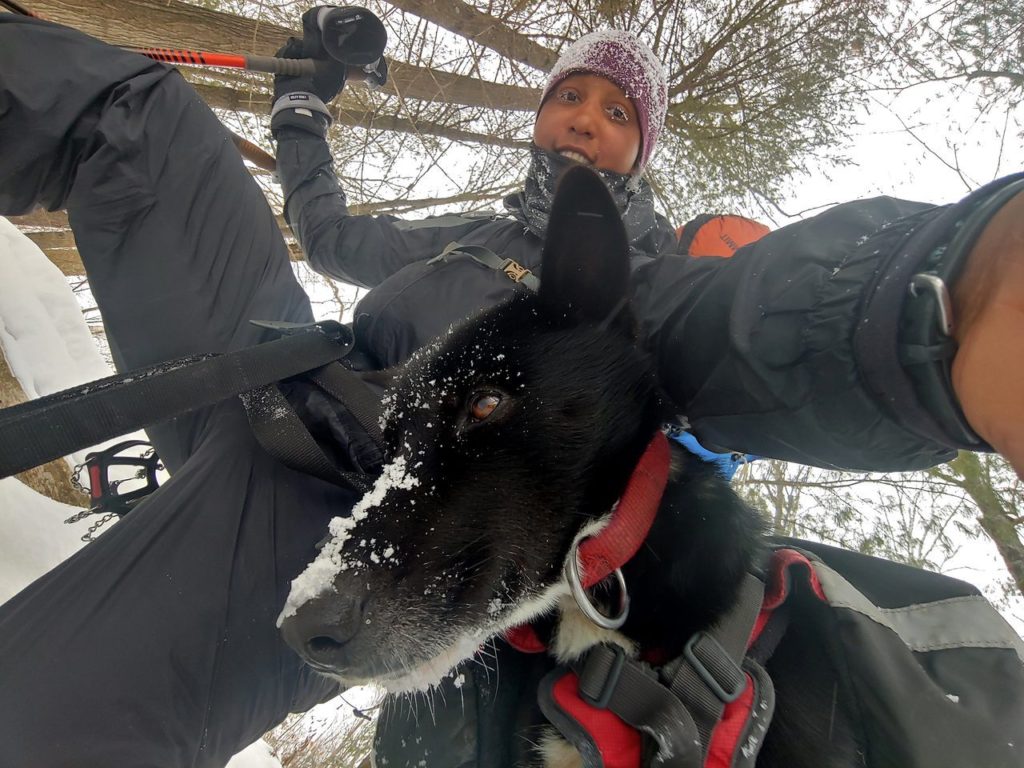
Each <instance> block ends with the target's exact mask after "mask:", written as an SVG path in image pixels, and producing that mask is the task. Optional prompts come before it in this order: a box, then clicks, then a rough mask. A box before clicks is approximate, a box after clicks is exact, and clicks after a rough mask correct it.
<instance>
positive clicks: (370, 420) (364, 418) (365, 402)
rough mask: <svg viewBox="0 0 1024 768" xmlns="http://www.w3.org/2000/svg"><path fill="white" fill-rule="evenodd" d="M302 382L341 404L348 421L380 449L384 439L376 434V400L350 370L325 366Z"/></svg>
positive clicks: (331, 364)
mask: <svg viewBox="0 0 1024 768" xmlns="http://www.w3.org/2000/svg"><path fill="white" fill-rule="evenodd" d="M306 378H308V379H309V380H310V381H312V382H313V383H314V384H316V385H317V386H318V387H320V389H322V390H323V391H324V392H326V393H327V394H329V395H330V396H331V397H333V398H334V399H335V400H337V401H339V402H341V403H344V404H345V410H347V411H348V412H349V413H350V414H352V417H353V418H354V419H355V420H356V421H357V422H358V423H359V426H360V427H362V428H363V431H364V432H365V433H366V434H367V435H369V436H370V439H372V440H373V442H375V443H376V444H377V445H383V443H384V435H383V434H382V433H381V431H380V413H381V408H380V399H379V398H378V397H377V396H376V395H375V394H374V393H373V390H371V389H370V388H369V387H367V386H366V384H364V383H363V382H362V381H360V380H359V378H358V377H357V376H356V375H355V374H353V373H352V372H351V371H350V370H348V369H347V368H345V366H343V365H342V364H341V363H328V364H327V365H325V366H323V367H322V368H318V369H317V370H315V371H310V372H309V373H308V374H307V376H306Z"/></svg>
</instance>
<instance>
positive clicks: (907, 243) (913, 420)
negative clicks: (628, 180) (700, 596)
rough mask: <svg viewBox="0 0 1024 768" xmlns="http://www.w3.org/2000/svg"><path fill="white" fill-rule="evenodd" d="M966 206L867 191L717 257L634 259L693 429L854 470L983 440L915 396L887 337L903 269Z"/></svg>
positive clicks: (925, 459)
mask: <svg viewBox="0 0 1024 768" xmlns="http://www.w3.org/2000/svg"><path fill="white" fill-rule="evenodd" d="M985 194H988V193H985V192H983V193H982V197H984V195H985ZM969 208H970V206H969V205H966V203H959V204H957V205H956V206H948V207H935V206H929V205H924V204H920V203H912V202H907V201H902V200H896V199H893V198H884V197H882V198H875V199H872V200H866V201H861V202H854V203H849V204H846V205H841V206H837V207H836V208H833V209H831V210H829V211H827V212H825V213H823V214H821V215H819V216H816V217H814V218H812V219H809V220H807V221H803V222H799V223H796V224H792V225H789V226H786V227H783V228H781V229H779V230H776V231H775V232H772V233H770V234H769V235H767V236H765V237H764V238H762V239H760V240H758V241H756V242H755V243H752V244H751V245H748V246H746V247H744V248H741V249H739V250H738V251H737V252H736V254H735V255H734V256H733V257H732V258H730V259H720V258H698V259H689V258H684V257H674V256H666V257H662V258H661V259H657V260H655V261H653V262H650V263H648V264H646V265H643V266H641V267H640V268H639V269H638V271H637V274H636V285H637V300H638V307H639V312H640V315H641V319H642V322H643V323H644V325H645V330H646V332H647V333H648V335H649V337H650V339H651V342H652V344H653V349H654V351H655V353H656V354H657V356H658V358H659V362H660V367H661V370H662V378H663V381H664V383H665V385H666V387H667V389H668V391H669V394H670V395H671V396H672V397H673V399H674V400H675V402H676V403H677V404H678V405H679V406H680V408H681V410H682V412H683V413H684V414H685V415H686V416H687V418H688V419H689V421H690V423H691V425H692V426H693V428H694V431H695V432H696V433H697V435H698V436H699V437H700V439H701V440H702V441H704V442H706V443H709V444H712V445H716V446H719V447H721V448H727V449H733V450H741V451H745V452H749V453H754V454H759V455H764V456H770V457H773V458H781V459H786V460H790V461H797V462H801V463H805V464H814V465H818V466H826V467H841V468H847V469H864V470H909V469H917V468H922V467H926V466H931V465H934V464H936V463H939V462H941V461H944V460H947V459H949V458H951V457H952V455H953V454H954V451H955V449H956V448H958V447H969V448H979V447H982V448H983V447H984V445H983V444H981V445H979V443H978V442H972V441H970V440H965V439H964V438H963V436H962V435H959V434H955V433H954V431H953V430H950V429H949V428H948V423H947V422H944V421H942V420H941V419H939V418H937V416H936V413H935V411H934V409H931V408H929V407H928V406H926V405H925V403H924V402H922V399H921V398H920V397H919V396H918V394H919V392H918V389H917V388H916V387H915V384H914V383H913V382H911V381H910V379H909V378H908V376H907V374H906V370H905V368H904V366H903V364H902V361H901V355H902V354H904V350H903V349H902V348H901V344H900V340H899V339H900V333H901V330H900V329H901V322H904V318H903V317H902V313H903V309H904V305H905V302H906V296H907V292H908V285H909V283H910V279H911V277H912V275H913V274H914V273H915V272H916V271H918V270H920V269H923V268H924V267H923V266H922V265H924V264H926V262H927V259H928V258H929V257H930V255H932V254H935V253H940V254H941V253H942V252H943V251H944V250H945V248H946V245H947V244H949V243H950V242H951V241H952V240H953V239H954V236H955V233H956V231H957V230H958V229H959V228H960V224H961V223H962V221H963V216H964V215H967V214H969ZM965 211H966V212H967V214H965ZM951 407H952V408H956V404H955V402H953V403H952V404H951Z"/></svg>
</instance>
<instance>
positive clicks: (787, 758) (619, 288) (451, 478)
mask: <svg viewBox="0 0 1024 768" xmlns="http://www.w3.org/2000/svg"><path fill="white" fill-rule="evenodd" d="M628 252H629V249H628V244H627V241H626V235H625V231H624V229H623V227H622V224H621V221H620V218H619V215H618V213H617V211H616V209H615V207H614V204H613V203H612V201H611V199H610V197H609V195H608V194H607V192H606V191H605V189H604V186H603V184H602V182H601V181H600V179H598V178H597V177H596V175H594V174H592V173H590V172H589V171H587V170H585V169H582V168H579V169H573V170H572V171H570V172H569V173H567V174H566V177H565V178H564V179H563V181H562V184H561V186H560V188H559V194H558V196H557V197H556V200H555V204H554V209H553V212H552V216H551V223H550V226H549V235H548V241H547V243H546V247H545V252H544V258H543V274H542V283H541V288H540V291H539V292H538V294H536V295H533V294H525V292H524V294H522V295H518V296H517V297H516V298H515V299H514V300H512V301H510V302H508V303H506V304H504V305H502V306H499V307H496V308H494V309H492V310H490V311H488V312H486V313H484V314H482V315H481V316H479V317H477V318H476V319H474V320H472V321H470V322H468V323H467V324H465V325H463V326H461V327H459V328H457V329H455V330H454V331H453V332H452V333H450V334H449V335H448V336H447V337H446V338H445V339H444V340H443V341H441V342H439V343H438V344H436V345H435V346H433V347H431V348H429V349H426V350H424V351H422V352H421V353H419V354H418V355H417V356H416V357H415V358H414V359H413V360H411V361H410V362H409V363H408V364H407V365H406V366H405V367H404V368H403V369H402V370H400V371H399V372H398V373H397V375H396V377H395V379H394V380H393V382H392V385H391V389H390V393H389V395H388V398H387V400H386V413H385V417H384V421H385V438H386V441H387V446H388V452H389V462H390V463H389V464H388V466H387V467H386V469H385V471H384V474H383V476H382V478H381V479H380V481H379V482H378V483H377V485H376V486H375V488H374V490H373V491H372V492H371V493H369V494H368V495H367V496H366V497H365V498H364V499H363V501H362V502H361V503H360V504H359V505H358V506H357V507H356V509H355V510H354V511H353V514H352V516H351V517H350V518H344V519H342V518H338V519H336V520H335V521H334V523H333V524H332V534H333V539H332V540H331V541H330V542H329V543H328V544H327V545H326V546H325V547H324V549H323V550H322V552H321V555H320V556H319V557H318V558H317V560H316V561H315V562H314V563H313V564H312V565H311V566H310V568H309V569H308V570H307V571H306V573H305V574H303V575H302V576H301V577H300V578H299V579H297V580H296V583H295V585H294V587H293V590H292V595H291V597H290V598H289V605H288V607H286V609H285V611H284V613H283V615H282V631H283V633H284V636H285V638H286V640H287V641H288V642H289V643H290V644H291V645H292V646H293V647H294V648H295V649H296V650H297V651H298V652H299V653H300V654H301V655H302V656H303V658H304V659H306V660H307V661H308V663H309V664H310V665H311V666H313V667H314V668H316V669H317V670H319V671H321V672H323V673H325V674H329V675H332V676H334V677H337V678H339V679H340V680H342V681H343V682H345V683H347V684H358V683H362V682H366V681H371V680H372V681H377V682H378V683H381V684H383V685H385V686H386V687H387V688H389V689H390V690H393V691H409V690H422V689H426V688H428V687H429V686H431V685H433V684H435V683H436V682H437V681H438V680H439V679H440V678H441V677H443V676H444V675H445V674H446V673H447V672H448V671H449V670H450V669H451V668H452V667H454V666H455V665H456V664H457V663H459V662H460V661H462V660H464V659H467V658H469V657H471V656H472V655H473V654H474V653H475V652H476V651H477V650H478V648H479V647H480V646H481V644H482V643H484V642H485V641H486V640H488V639H489V638H491V637H494V636H495V635H497V634H499V633H502V632H504V631H506V630H508V629H509V628H511V627H514V626H518V625H521V624H523V623H524V622H528V621H530V620H533V619H535V618H537V617H539V616H541V615H543V614H551V613H552V612H557V615H558V617H559V618H558V621H557V622H556V626H555V629H554V632H553V637H552V638H551V647H552V651H553V653H554V654H555V655H556V656H557V657H558V658H559V660H560V661H571V659H572V658H574V657H575V656H576V655H578V654H580V653H582V652H584V651H585V650H586V648H587V647H589V646H592V645H594V644H597V643H602V642H611V643H615V644H618V645H619V646H621V647H624V648H625V649H627V651H628V652H629V653H630V654H632V655H635V654H637V653H638V652H640V651H641V650H644V649H652V648H656V649H659V651H661V652H662V653H664V654H667V657H669V658H671V657H674V656H676V655H678V654H679V653H681V652H682V646H683V643H685V641H686V640H687V639H688V638H690V637H691V635H693V634H694V633H695V632H697V631H698V630H701V629H704V628H706V627H708V626H710V625H712V624H713V623H714V622H715V620H716V618H717V617H719V616H721V615H722V614H723V612H725V611H726V610H727V609H728V608H729V606H730V605H731V604H732V603H733V601H734V600H735V599H736V595H737V591H738V589H739V585H740V582H741V581H742V579H743V577H744V574H745V573H747V571H748V570H750V569H751V568H753V567H755V566H756V564H757V563H758V562H759V561H760V559H761V557H762V554H763V552H762V549H763V546H764V544H763V542H764V539H763V535H762V534H763V531H762V524H761V521H760V518H759V517H758V516H757V515H756V513H754V512H753V511H751V510H750V509H749V508H748V507H747V506H745V505H744V504H743V503H742V502H741V501H740V500H739V498H738V497H737V496H736V495H735V494H734V493H733V491H732V490H731V489H730V487H729V485H728V483H727V482H725V481H724V480H722V479H721V478H720V477H719V476H718V475H717V474H716V472H715V471H714V469H713V468H712V467H711V466H710V465H707V464H705V463H704V462H701V461H700V460H698V459H696V458H694V457H693V456H691V455H690V454H688V453H686V452H685V451H682V450H677V451H675V453H674V455H673V467H672V477H671V480H670V482H669V485H668V488H667V490H666V493H665V495H664V497H663V499H662V504H661V507H660V511H659V513H658V517H657V519H656V520H655V523H654V527H653V529H652V530H651V533H650V535H649V536H648V538H647V540H646V543H645V545H644V546H643V547H642V548H641V550H640V551H639V553H638V554H637V555H636V556H635V557H634V558H633V559H632V560H630V562H628V563H627V564H626V565H625V566H624V567H623V569H622V570H623V574H624V577H625V582H626V585H627V588H628V590H629V593H630V596H631V599H632V605H631V609H630V612H629V616H628V619H627V620H626V622H625V624H624V625H623V626H622V627H621V628H620V629H618V630H610V629H601V628H599V627H597V626H596V625H594V624H592V623H590V622H589V621H588V620H586V619H584V618H583V614H581V613H580V612H579V609H578V608H577V607H576V605H575V603H574V602H573V600H572V598H571V597H569V591H568V587H567V585H566V579H565V578H564V576H563V564H564V563H565V562H566V558H567V554H568V553H569V552H570V548H571V547H572V546H573V544H574V542H575V541H576V540H577V539H578V537H579V536H580V535H581V532H593V531H597V530H598V529H599V528H600V527H601V525H602V524H603V523H604V522H605V521H606V520H607V518H608V515H609V511H610V510H611V509H612V508H613V506H614V505H615V502H616V500H617V499H618V498H619V497H620V495H621V494H622V492H623V489H624V487H625V486H626V483H627V481H628V480H629V478H630V475H631V473H632V471H633V468H634V467H635V466H636V464H637V462H638V461H639V459H640V457H641V455H642V454H643V453H644V450H645V448H646V447H647V445H648V443H649V442H650V441H651V438H652V436H653V435H655V433H656V432H657V431H658V429H659V428H660V426H661V425H662V424H663V423H664V422H665V421H666V420H667V419H668V418H669V417H671V416H672V415H673V409H672V408H671V407H670V406H669V405H668V403H667V401H666V399H665V398H664V397H662V396H661V394H660V390H659V385H658V380H657V375H656V371H655V367H654V363H653V360H652V359H651V357H650V356H649V355H648V354H647V353H646V352H645V351H644V350H643V348H642V346H641V345H640V344H638V339H637V335H636V331H635V327H634V323H633V320H632V318H631V315H630V312H629V307H628V291H629V262H628ZM784 648H785V650H783V649H782V648H780V650H779V652H778V653H776V655H775V656H774V657H773V658H772V661H771V662H770V664H769V672H770V673H771V674H772V677H773V679H774V681H775V688H776V691H777V702H778V703H777V716H776V720H775V723H774V724H773V726H772V728H771V729H770V730H769V732H768V737H767V738H766V740H765V745H764V748H763V749H762V751H761V753H760V758H759V760H758V765H760V766H787V767H789V768H792V767H793V766H812V765H813V766H819V767H820V766H852V765H858V764H860V761H859V760H858V759H857V756H856V754H857V745H856V744H855V743H854V740H853V737H852V736H851V734H850V730H849V727H848V725H847V724H846V723H847V720H848V718H847V717H846V715H845V713H844V698H843V696H842V695H841V692H839V691H838V690H837V686H836V684H835V681H834V674H833V672H832V670H831V667H830V665H829V663H828V662H827V661H826V659H825V656H824V654H823V652H822V651H821V650H820V649H819V648H818V647H817V644H816V642H815V641H813V640H812V639H810V636H809V635H808V636H807V637H804V636H803V635H802V631H801V630H800V629H799V628H795V629H794V630H792V631H790V632H788V634H787V643H786V644H784ZM559 754H562V755H565V754H568V755H570V757H569V758H568V762H566V760H565V758H560V757H558V756H557V755H559ZM574 755H575V753H574V752H573V751H571V750H569V749H566V748H565V747H564V745H563V746H559V744H558V742H555V741H551V740H549V741H548V746H547V747H546V749H545V755H544V756H540V755H538V756H537V759H538V760H543V761H545V762H544V763H543V764H545V765H573V764H579V762H578V761H579V757H578V756H574Z"/></svg>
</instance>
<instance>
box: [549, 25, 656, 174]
mask: <svg viewBox="0 0 1024 768" xmlns="http://www.w3.org/2000/svg"><path fill="white" fill-rule="evenodd" d="M577 73H591V74H595V75H601V76H602V77H606V78H608V79H609V80H611V81H612V82H613V83H615V84H616V85H617V86H619V88H621V89H622V90H623V92H624V93H625V94H626V96H627V97H628V98H629V100H630V101H632V102H633V107H634V108H635V109H636V114H637V118H638V122H639V123H640V138H641V142H642V144H641V148H640V160H639V162H638V163H637V169H636V173H638V174H639V173H642V172H643V170H644V168H645V167H646V166H647V161H648V159H650V157H651V154H652V153H653V152H654V147H655V145H656V144H657V143H658V134H659V133H661V129H662V127H663V126H664V125H665V111H666V109H667V108H668V83H667V82H666V79H665V69H664V68H663V67H662V65H661V62H660V61H658V59H657V57H656V56H655V55H654V53H653V52H652V51H651V49H650V48H648V47H647V46H646V45H645V44H644V43H642V42H641V41H640V40H638V39H637V38H636V37H634V36H633V35H632V34H630V33H629V32H623V31H622V30H618V29H605V30H599V31H597V32H591V33H589V34H587V35H584V36H583V37H581V38H580V39H579V40H577V41H576V42H575V43H573V44H572V45H570V46H569V47H568V48H566V49H565V50H563V51H562V54H561V56H559V57H558V61H556V62H555V66H554V67H553V68H552V69H551V72H550V74H549V75H548V82H547V85H546V86H545V87H544V96H543V97H542V98H541V104H543V103H544V102H545V101H546V100H547V98H548V96H549V95H551V91H552V90H554V88H555V86H557V85H558V84H559V83H560V82H562V81H563V80H565V78H567V77H569V75H573V74H577Z"/></svg>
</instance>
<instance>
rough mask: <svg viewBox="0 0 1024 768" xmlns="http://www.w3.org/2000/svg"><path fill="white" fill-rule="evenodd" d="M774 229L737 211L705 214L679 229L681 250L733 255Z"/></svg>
mask: <svg viewBox="0 0 1024 768" xmlns="http://www.w3.org/2000/svg"><path fill="white" fill-rule="evenodd" d="M769 232H771V230H770V229H769V228H768V227H766V226H765V225H764V224H762V223H761V222H759V221H754V220H753V219H748V218H746V217H745V216H736V215H733V214H724V215H716V214H713V213H705V214H702V215H700V216H697V217H696V218H694V219H691V220H690V221H688V222H687V223H686V224H684V225H683V226H681V227H679V228H678V229H677V230H676V238H678V240H679V247H678V248H677V251H676V252H677V253H685V254H687V255H688V256H722V257H724V258H728V257H730V256H732V255H733V254H734V253H735V252H736V249H738V248H741V247H743V246H744V245H748V244H749V243H752V242H754V241H755V240H760V239H761V238H762V237H764V236H765V235H767V234H768V233H769Z"/></svg>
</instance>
